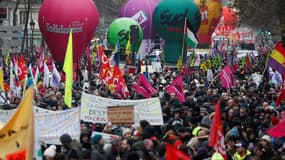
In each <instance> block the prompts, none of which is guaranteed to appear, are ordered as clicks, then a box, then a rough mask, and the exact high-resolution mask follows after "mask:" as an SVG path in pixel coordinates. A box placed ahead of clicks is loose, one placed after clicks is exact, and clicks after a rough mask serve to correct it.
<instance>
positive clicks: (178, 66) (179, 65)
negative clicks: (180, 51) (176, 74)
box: [176, 55, 182, 71]
mask: <svg viewBox="0 0 285 160" xmlns="http://www.w3.org/2000/svg"><path fill="white" fill-rule="evenodd" d="M176 68H177V69H178V71H180V70H181V68H182V55H180V56H179V58H178V61H177V63H176Z"/></svg>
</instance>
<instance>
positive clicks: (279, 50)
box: [268, 42, 285, 75]
mask: <svg viewBox="0 0 285 160" xmlns="http://www.w3.org/2000/svg"><path fill="white" fill-rule="evenodd" d="M268 66H269V67H271V68H273V69H275V70H277V71H278V72H279V73H280V74H282V75H283V74H284V73H285V50H284V48H283V46H282V44H281V42H278V43H277V44H276V46H275V48H274V50H272V52H271V55H270V57H269V59H268Z"/></svg>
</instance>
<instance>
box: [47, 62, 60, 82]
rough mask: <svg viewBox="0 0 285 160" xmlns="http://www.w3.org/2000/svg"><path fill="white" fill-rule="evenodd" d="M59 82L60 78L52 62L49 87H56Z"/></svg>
mask: <svg viewBox="0 0 285 160" xmlns="http://www.w3.org/2000/svg"><path fill="white" fill-rule="evenodd" d="M60 81H61V76H60V74H59V72H58V71H57V69H56V66H55V64H54V61H52V76H51V79H50V86H51V87H58V86H59V83H60Z"/></svg>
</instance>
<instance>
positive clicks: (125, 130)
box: [122, 128, 132, 136]
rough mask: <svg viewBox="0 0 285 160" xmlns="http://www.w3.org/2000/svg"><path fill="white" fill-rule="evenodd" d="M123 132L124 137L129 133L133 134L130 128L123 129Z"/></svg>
mask: <svg viewBox="0 0 285 160" xmlns="http://www.w3.org/2000/svg"><path fill="white" fill-rule="evenodd" d="M122 130H123V134H122V135H123V136H124V135H125V134H127V133H131V132H132V131H131V129H130V128H123V129H122Z"/></svg>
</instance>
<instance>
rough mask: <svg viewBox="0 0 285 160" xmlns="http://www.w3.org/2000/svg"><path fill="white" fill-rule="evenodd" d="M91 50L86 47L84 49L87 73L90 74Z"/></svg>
mask: <svg viewBox="0 0 285 160" xmlns="http://www.w3.org/2000/svg"><path fill="white" fill-rule="evenodd" d="M90 54H91V50H90V47H89V46H88V47H87V49H86V55H87V63H88V73H92V62H91V55H90Z"/></svg>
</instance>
